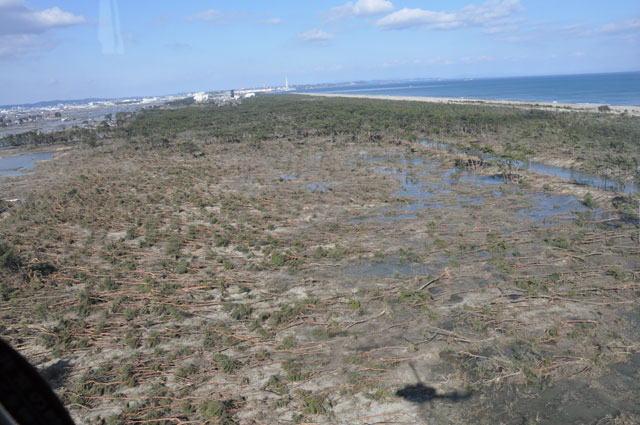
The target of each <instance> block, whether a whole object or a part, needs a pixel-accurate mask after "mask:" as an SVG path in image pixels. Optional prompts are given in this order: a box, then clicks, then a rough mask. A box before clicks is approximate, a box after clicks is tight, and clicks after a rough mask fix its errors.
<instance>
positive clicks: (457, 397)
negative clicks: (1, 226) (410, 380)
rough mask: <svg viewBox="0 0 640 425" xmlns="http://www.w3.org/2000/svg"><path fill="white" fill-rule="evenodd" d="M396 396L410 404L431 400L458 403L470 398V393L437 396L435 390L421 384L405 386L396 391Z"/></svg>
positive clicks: (455, 392)
mask: <svg viewBox="0 0 640 425" xmlns="http://www.w3.org/2000/svg"><path fill="white" fill-rule="evenodd" d="M396 395H397V396H398V397H402V398H404V399H405V400H407V401H410V402H411V403H427V402H430V401H433V400H447V401H451V402H453V403H458V402H460V401H464V400H468V399H469V398H471V393H464V394H463V393H459V392H457V391H454V392H452V393H446V394H438V392H437V391H436V390H435V388H432V387H428V386H426V385H424V384H423V383H422V382H419V383H417V384H415V385H407V386H406V387H404V388H402V389H400V390H398V391H396Z"/></svg>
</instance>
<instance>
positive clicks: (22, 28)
mask: <svg viewBox="0 0 640 425" xmlns="http://www.w3.org/2000/svg"><path fill="white" fill-rule="evenodd" d="M84 22H86V19H85V18H84V17H83V16H78V15H74V14H73V13H71V12H65V11H63V10H61V9H60V8H58V7H52V8H50V9H43V10H37V9H33V8H31V7H28V6H26V5H25V4H24V1H23V0H0V35H9V34H13V35H16V34H36V33H42V32H44V31H46V30H48V29H51V28H59V27H68V26H71V25H77V24H82V23H84Z"/></svg>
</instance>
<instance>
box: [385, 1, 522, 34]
mask: <svg viewBox="0 0 640 425" xmlns="http://www.w3.org/2000/svg"><path fill="white" fill-rule="evenodd" d="M523 10H524V8H523V7H522V5H521V4H520V0H502V1H500V0H489V1H487V2H485V3H482V4H481V5H479V6H476V5H469V6H466V7H464V8H462V9H460V10H459V11H456V12H444V11H440V12H436V11H432V10H424V9H407V8H405V9H402V10H399V11H397V12H394V13H392V14H390V15H388V16H385V17H384V18H382V19H380V20H378V22H377V25H378V26H379V27H380V28H382V29H385V30H393V29H398V30H399V29H407V28H412V27H424V28H427V29H437V30H452V29H457V28H466V27H478V26H495V25H496V24H497V23H500V22H501V20H502V19H503V18H506V17H508V16H512V15H514V14H516V13H518V12H521V11H523Z"/></svg>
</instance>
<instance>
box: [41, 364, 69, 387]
mask: <svg viewBox="0 0 640 425" xmlns="http://www.w3.org/2000/svg"><path fill="white" fill-rule="evenodd" d="M70 370H71V368H70V366H69V361H68V360H58V361H57V362H55V363H54V364H52V365H50V366H47V367H45V368H43V369H40V375H41V376H42V377H43V378H44V379H45V381H47V383H48V384H49V385H50V386H51V388H52V389H54V390H57V389H58V388H60V387H61V386H62V385H64V383H65V381H66V379H67V375H68V374H69V372H70Z"/></svg>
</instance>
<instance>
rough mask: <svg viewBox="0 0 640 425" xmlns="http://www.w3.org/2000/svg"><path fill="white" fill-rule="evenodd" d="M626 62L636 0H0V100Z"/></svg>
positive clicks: (594, 67)
mask: <svg viewBox="0 0 640 425" xmlns="http://www.w3.org/2000/svg"><path fill="white" fill-rule="evenodd" d="M635 70H640V2H638V1H637V0H616V1H612V2H604V1H601V0H599V1H591V0H580V1H579V0H561V1H558V0H553V1H552V0H489V1H482V0H480V1H476V0H442V1H440V0H433V1H414V0H352V1H349V2H346V1H341V0H336V1H314V2H307V1H278V0H275V1H271V2H265V1H254V0H236V1H234V2H222V1H204V0H183V1H179V2H173V1H172V2H158V1H150V0H134V1H131V0H129V1H122V0H56V1H42V0H0V87H1V89H0V104H12V103H26V102H35V101H39V100H50V99H75V98H85V97H126V96H140V95H162V94H170V93H177V92H191V91H207V90H218V89H220V90H222V89H229V88H240V87H256V86H262V85H265V84H266V85H282V84H284V78H285V75H287V76H288V77H289V81H290V83H291V84H306V83H319V82H338V81H352V80H373V79H404V78H431V77H437V78H460V77H492V76H518V75H548V74H570V73H593V72H617V71H635Z"/></svg>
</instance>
